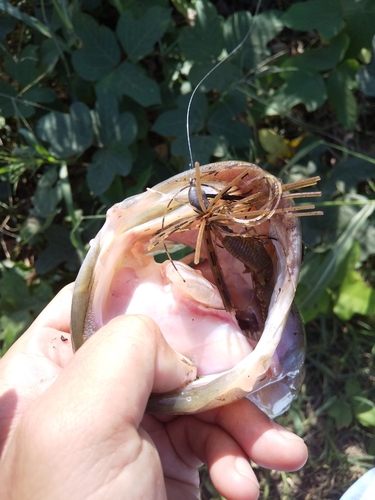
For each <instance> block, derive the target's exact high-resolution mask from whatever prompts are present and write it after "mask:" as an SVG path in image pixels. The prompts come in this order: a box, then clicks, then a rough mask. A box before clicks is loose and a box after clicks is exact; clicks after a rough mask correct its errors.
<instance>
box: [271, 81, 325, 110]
mask: <svg viewBox="0 0 375 500" xmlns="http://www.w3.org/2000/svg"><path fill="white" fill-rule="evenodd" d="M326 99H327V91H326V87H325V85H324V80H323V77H322V76H321V75H320V74H319V73H315V72H303V71H298V72H293V73H291V74H290V76H289V77H288V79H287V81H286V83H285V84H284V85H283V86H282V87H281V88H280V89H279V90H278V91H277V92H276V93H275V94H274V96H273V102H272V104H271V105H270V106H268V108H267V114H269V115H273V114H276V115H278V114H281V115H283V114H285V113H287V112H289V110H290V109H291V108H293V106H296V105H297V104H301V103H302V104H304V105H305V106H306V109H307V111H310V112H311V111H315V110H316V109H318V108H319V107H320V106H322V105H323V104H324V102H325V100H326Z"/></svg>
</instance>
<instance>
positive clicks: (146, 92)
mask: <svg viewBox="0 0 375 500" xmlns="http://www.w3.org/2000/svg"><path fill="white" fill-rule="evenodd" d="M111 83H112V86H113V87H114V91H115V94H116V95H119V94H120V95H127V96H129V97H131V98H132V99H134V101H135V102H137V103H138V104H140V105H141V106H144V107H148V106H153V105H155V104H161V97H160V90H159V86H158V84H157V83H156V82H155V80H152V79H151V78H149V77H148V76H146V75H145V74H144V72H143V71H142V69H141V68H140V67H139V66H136V65H134V64H131V63H128V62H126V61H125V62H123V63H122V64H121V65H120V66H119V67H118V68H117V69H116V71H115V72H114V73H113V75H112V77H111ZM103 88H104V89H106V84H105V82H103ZM109 90H111V88H109Z"/></svg>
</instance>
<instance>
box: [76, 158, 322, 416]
mask: <svg viewBox="0 0 375 500" xmlns="http://www.w3.org/2000/svg"><path fill="white" fill-rule="evenodd" d="M198 175H199V177H200V178H199V189H200V199H198V201H196V200H195V199H194V198H193V197H192V195H191V185H192V183H191V180H190V179H189V177H188V174H186V173H184V174H180V175H179V176H176V177H174V178H172V179H170V180H168V181H166V182H165V183H161V184H159V185H158V186H155V187H154V188H152V189H150V190H149V191H147V192H146V193H143V194H141V195H136V196H134V197H132V198H129V199H127V200H125V201H124V202H122V203H120V204H117V205H115V206H114V207H112V208H111V209H110V210H109V211H108V214H107V220H106V223H105V225H104V226H103V228H102V230H101V231H100V232H99V233H98V235H97V237H96V238H95V239H94V240H93V242H92V243H91V248H90V250H89V253H88V255H87V257H86V259H85V262H84V264H83V266H82V268H81V270H80V273H79V275H78V277H77V281H76V284H75V290H74V295H73V306H72V339H73V346H74V349H77V348H79V347H80V345H82V343H83V342H84V341H85V340H86V339H87V338H88V337H90V336H91V335H92V334H93V333H95V331H97V330H98V329H99V328H100V327H101V326H102V325H103V324H106V323H107V322H108V321H109V320H110V319H111V318H112V317H114V316H116V315H118V314H123V313H127V314H139V313H142V314H148V315H149V316H150V317H151V318H152V319H154V320H155V321H156V322H157V324H158V325H159V327H160V329H161V331H162V333H163V334H164V336H165V337H166V339H167V341H168V342H169V343H170V344H171V345H172V347H173V348H175V349H176V350H177V351H179V352H181V353H182V354H184V355H185V356H187V357H188V358H190V359H192V360H193V362H194V364H196V366H197V371H198V378H197V380H195V381H194V382H191V383H190V384H188V385H187V386H186V387H184V388H182V389H180V390H177V391H173V392H171V393H168V394H154V395H151V398H150V400H149V403H148V408H147V410H148V411H149V412H152V413H169V414H186V413H195V412H199V411H204V410H207V409H210V408H214V407H216V406H220V405H223V404H227V403H229V402H232V401H235V400H237V399H240V398H242V397H245V396H248V397H250V398H252V399H253V400H254V401H255V402H256V404H258V406H260V407H261V408H262V409H263V410H265V411H266V412H267V413H268V414H269V415H270V416H275V415H276V414H279V413H281V412H282V411H284V410H285V409H286V408H287V407H288V406H289V404H290V402H291V400H292V399H293V398H294V397H295V395H296V393H297V392H298V389H299V385H300V383H301V379H302V372H303V360H304V334H303V326H302V322H301V320H300V318H299V315H298V312H297V310H296V308H295V307H294V306H293V299H294V295H295V291H296V286H297V281H298V275H299V269H300V263H301V248H302V241H301V231H300V226H299V219H298V217H297V216H296V209H295V208H294V204H293V201H292V200H291V198H292V196H291V195H290V191H291V190H292V189H295V188H294V187H293V186H292V187H290V188H286V189H284V190H283V187H282V185H281V183H280V182H279V181H278V180H275V178H273V177H272V176H270V174H267V173H265V172H264V171H263V170H262V169H260V168H259V167H256V166H254V165H252V164H246V163H242V162H223V163H221V164H211V165H207V166H205V167H202V168H201V169H200V170H199V174H198ZM316 180H317V179H315V181H310V182H309V183H306V181H305V182H304V183H303V184H302V185H301V183H300V184H299V185H298V186H297V187H304V186H309V185H313V184H315V183H316ZM260 185H264V186H267V187H266V188H265V189H263V190H264V193H263V195H262V196H259V195H258V194H257V192H259V191H261V189H260V187H259V186H260ZM228 186H229V188H228ZM274 186H277V188H276V187H274ZM189 190H190V191H189ZM273 191H275V192H277V193H276V195H275V196H270V193H271V192H273ZM202 193H203V196H204V197H205V199H203V198H202ZM283 193H284V194H283ZM316 194H317V193H310V195H316ZM218 195H220V196H218ZM215 197H216V198H217V199H215ZM271 198H272V199H271ZM276 198H277V199H276ZM244 199H245V200H247V201H246V203H247V205H245V204H244V203H241V201H243V200H244ZM267 199H268V203H269V204H270V207H269V209H268V212H267V214H266V213H265V211H264V208H263V214H261V213H260V212H261V210H260V208H261V207H264V203H265V200H267ZM207 200H208V201H207ZM211 200H214V201H211ZM249 203H251V209H249V208H248V207H249V206H250V205H249ZM230 205H231V207H232V208H231V211H228V206H230ZM311 208H312V207H311V206H309V207H308V209H311ZM258 212H259V213H258ZM309 214H311V212H310V213H309ZM208 240H209V241H208ZM182 247H189V248H193V249H195V254H194V253H193V254H190V255H187V256H185V257H184V258H183V259H182V260H180V261H174V260H173V259H172V258H171V259H167V260H165V261H164V262H162V263H158V262H156V261H155V259H154V257H155V256H156V255H159V254H161V253H166V254H167V255H169V256H170V254H171V253H172V254H173V252H174V251H175V250H177V249H181V248H182ZM213 262H214V265H213ZM156 296H157V297H158V299H159V300H158V303H157V304H156V307H150V306H147V307H146V308H145V304H151V303H155V297H156ZM147 297H149V298H147ZM145 298H146V299H145ZM160 304H164V305H163V306H160ZM154 305H155V304H154ZM166 319H167V320H168V321H166ZM176 325H177V326H176ZM185 330H186V335H185V336H184V335H183V334H182V332H183V331H185ZM176 331H177V332H178V335H177V336H176ZM176 337H178V338H176ZM182 338H184V341H182V340H181V339H182ZM218 338H220V342H219V341H218V340H217V339H218ZM216 344H217V345H219V344H220V348H219V349H216ZM202 346H203V347H202ZM228 346H229V347H228ZM215 349H216V351H217V352H216V351H215ZM228 358H229V359H228Z"/></svg>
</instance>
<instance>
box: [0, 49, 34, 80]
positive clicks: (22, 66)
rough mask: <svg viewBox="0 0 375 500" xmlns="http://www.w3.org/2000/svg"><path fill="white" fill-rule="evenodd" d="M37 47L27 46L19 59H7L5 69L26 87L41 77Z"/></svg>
mask: <svg viewBox="0 0 375 500" xmlns="http://www.w3.org/2000/svg"><path fill="white" fill-rule="evenodd" d="M37 63H38V54H37V47H36V45H31V44H30V45H27V46H26V47H25V48H24V49H23V50H22V52H21V53H20V54H19V56H18V57H7V58H6V60H5V69H6V70H7V71H8V73H9V74H10V76H11V77H12V78H13V79H14V80H16V82H18V83H19V85H21V86H26V85H28V84H29V83H31V82H33V81H35V80H36V79H37V78H38V77H39V70H38V69H37Z"/></svg>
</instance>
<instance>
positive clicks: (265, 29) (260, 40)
mask: <svg viewBox="0 0 375 500" xmlns="http://www.w3.org/2000/svg"><path fill="white" fill-rule="evenodd" d="M280 17H281V13H280V12H279V11H276V10H270V11H268V12H263V13H262V14H258V15H257V16H256V17H255V18H254V20H253V18H252V16H251V14H250V13H249V12H236V13H234V14H233V15H232V16H229V17H228V19H227V20H226V21H225V25H224V35H225V46H226V49H227V52H228V53H229V52H232V51H233V50H234V49H235V47H237V46H238V44H239V43H241V42H242V40H243V39H244V37H245V36H246V34H247V33H248V31H249V28H250V27H251V33H250V34H249V36H248V38H247V39H246V40H245V42H244V43H243V45H241V49H240V50H239V51H238V53H237V54H236V55H234V57H233V59H232V62H233V61H234V64H237V65H238V66H241V67H244V68H247V69H252V70H254V69H255V68H256V67H257V66H258V65H260V64H262V63H263V62H264V60H265V59H267V57H269V56H270V55H271V51H270V49H269V47H268V43H269V42H270V41H271V40H272V39H273V38H275V36H276V35H277V34H278V33H279V32H280V31H281V30H282V29H283V23H282V21H281V19H280ZM252 23H253V24H252Z"/></svg>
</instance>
